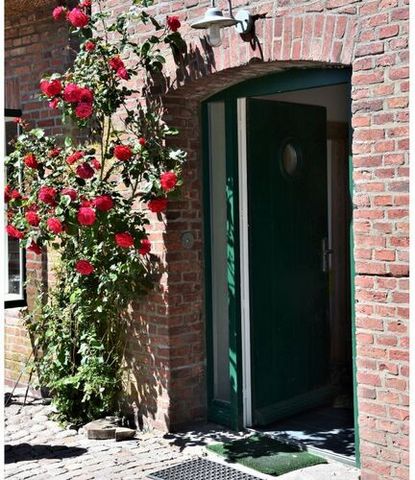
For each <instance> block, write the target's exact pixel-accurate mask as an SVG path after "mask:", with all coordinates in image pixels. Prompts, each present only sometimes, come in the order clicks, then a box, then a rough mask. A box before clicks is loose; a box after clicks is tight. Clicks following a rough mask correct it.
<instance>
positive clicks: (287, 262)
mask: <svg viewBox="0 0 415 480" xmlns="http://www.w3.org/2000/svg"><path fill="white" fill-rule="evenodd" d="M247 138H248V143H247V165H248V203H249V243H250V246H249V250H250V251H249V255H250V264H249V265H250V308H251V348H252V352H251V355H252V357H251V358H252V404H253V423H254V424H257V425H264V424H267V423H270V422H272V421H275V420H277V419H280V418H283V417H286V416H289V415H291V414H293V413H296V412H299V411H302V410H304V409H305V408H310V407H313V406H317V405H319V404H322V403H324V402H326V401H327V400H328V399H329V397H330V386H329V363H328V360H329V344H328V342H329V332H328V327H329V323H328V277H327V273H326V270H327V268H326V267H327V266H326V265H325V261H326V260H327V255H324V254H323V245H324V241H325V239H327V235H328V234H327V174H326V163H327V161H326V156H327V152H326V110H325V108H322V107H317V106H310V105H300V104H292V103H283V102H273V101H269V100H253V99H250V100H248V101H247Z"/></svg>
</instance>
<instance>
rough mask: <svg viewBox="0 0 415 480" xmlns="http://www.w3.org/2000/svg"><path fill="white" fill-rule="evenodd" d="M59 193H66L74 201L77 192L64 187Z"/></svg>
mask: <svg viewBox="0 0 415 480" xmlns="http://www.w3.org/2000/svg"><path fill="white" fill-rule="evenodd" d="M61 195H68V197H69V198H70V199H71V200H72V201H73V202H74V201H75V200H76V198H77V196H78V193H77V191H76V190H75V189H74V188H64V189H63V190H62V191H61Z"/></svg>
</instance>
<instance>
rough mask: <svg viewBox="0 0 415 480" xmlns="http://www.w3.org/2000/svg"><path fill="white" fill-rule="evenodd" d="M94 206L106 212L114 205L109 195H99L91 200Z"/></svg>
mask: <svg viewBox="0 0 415 480" xmlns="http://www.w3.org/2000/svg"><path fill="white" fill-rule="evenodd" d="M93 205H94V207H95V208H96V209H97V210H100V211H101V212H108V210H111V208H112V207H113V206H114V202H113V200H112V198H111V197H110V196H109V195H100V196H99V197H96V198H95V200H94V202H93Z"/></svg>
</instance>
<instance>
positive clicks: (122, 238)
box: [115, 232, 134, 248]
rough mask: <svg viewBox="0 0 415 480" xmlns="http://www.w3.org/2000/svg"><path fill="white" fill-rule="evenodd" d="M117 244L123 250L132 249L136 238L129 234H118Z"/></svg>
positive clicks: (116, 237)
mask: <svg viewBox="0 0 415 480" xmlns="http://www.w3.org/2000/svg"><path fill="white" fill-rule="evenodd" d="M115 243H116V244H117V245H118V246H119V247H121V248H130V247H132V246H134V238H133V237H132V235H131V234H129V233H128V232H123V233H116V234H115Z"/></svg>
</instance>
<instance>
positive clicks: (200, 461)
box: [147, 458, 258, 480]
mask: <svg viewBox="0 0 415 480" xmlns="http://www.w3.org/2000/svg"><path fill="white" fill-rule="evenodd" d="M147 478H151V479H153V480H258V477H253V476H252V475H248V474H247V473H244V472H240V471H239V470H235V469H234V468H231V467H228V466H227V465H222V464H221V463H216V462H212V461H210V460H205V459H204V458H196V459H195V460H188V461H187V462H183V463H180V464H179V465H175V466H173V467H170V468H166V469H165V470H159V471H158V472H154V473H152V474H151V475H149V476H148V477H147Z"/></svg>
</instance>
